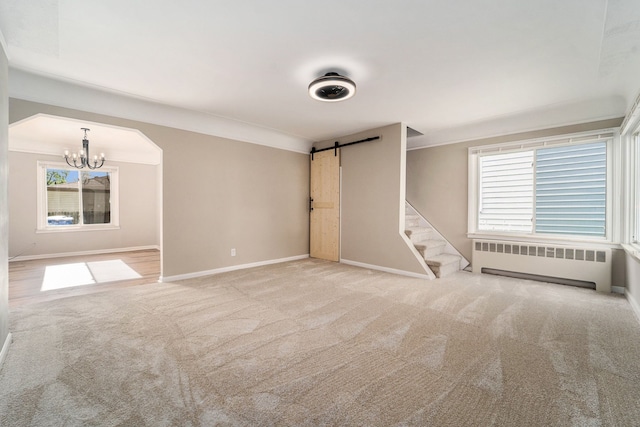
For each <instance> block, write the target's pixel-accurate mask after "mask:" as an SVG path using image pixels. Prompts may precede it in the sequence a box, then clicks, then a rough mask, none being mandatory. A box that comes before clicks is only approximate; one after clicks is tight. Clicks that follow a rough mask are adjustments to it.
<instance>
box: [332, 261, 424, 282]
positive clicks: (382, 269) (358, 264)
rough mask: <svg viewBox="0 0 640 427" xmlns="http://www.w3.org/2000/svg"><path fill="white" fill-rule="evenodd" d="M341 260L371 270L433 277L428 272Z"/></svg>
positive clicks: (420, 277)
mask: <svg viewBox="0 0 640 427" xmlns="http://www.w3.org/2000/svg"><path fill="white" fill-rule="evenodd" d="M340 262H341V263H342V264H347V265H353V266H354V267H361V268H368V269H369V270H378V271H384V272H385V273H391V274H398V275H400V276H409V277H415V278H417V279H427V280H432V279H431V277H429V276H427V275H426V274H420V273H414V272H412V271H405V270H398V269H395V268H389V267H382V266H379V265H373V264H365V263H364V262H358V261H351V260H348V259H341V260H340Z"/></svg>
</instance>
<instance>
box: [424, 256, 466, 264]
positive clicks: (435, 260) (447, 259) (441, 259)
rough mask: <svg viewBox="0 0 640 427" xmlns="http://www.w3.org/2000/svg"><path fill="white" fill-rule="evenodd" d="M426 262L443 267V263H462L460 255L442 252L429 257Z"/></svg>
mask: <svg viewBox="0 0 640 427" xmlns="http://www.w3.org/2000/svg"><path fill="white" fill-rule="evenodd" d="M425 262H426V263H427V265H429V266H434V267H442V266H443V265H448V264H453V263H456V262H457V263H460V256H458V255H451V254H440V255H436V256H434V257H430V258H429V259H425Z"/></svg>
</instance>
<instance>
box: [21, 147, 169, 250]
mask: <svg viewBox="0 0 640 427" xmlns="http://www.w3.org/2000/svg"><path fill="white" fill-rule="evenodd" d="M39 160H41V161H50V162H59V161H60V160H61V158H60V157H57V156H49V155H43V154H31V153H21V152H15V151H10V152H9V217H10V218H11V221H10V223H9V256H10V257H14V256H32V255H50V254H59V253H69V252H84V251H99V250H110V249H126V248H134V247H141V246H159V245H160V237H159V234H160V233H159V228H160V224H159V223H158V215H157V211H158V209H160V203H159V200H158V188H157V187H158V185H159V182H158V176H157V169H159V168H160V166H152V165H142V164H135V163H120V162H110V163H109V166H117V167H118V168H119V172H118V178H119V195H120V197H119V199H120V229H118V230H100V231H79V232H65V233H36V227H37V197H36V192H37V175H36V172H37V162H38V161H39Z"/></svg>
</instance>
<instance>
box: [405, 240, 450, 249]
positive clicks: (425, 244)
mask: <svg viewBox="0 0 640 427" xmlns="http://www.w3.org/2000/svg"><path fill="white" fill-rule="evenodd" d="M413 246H415V247H416V249H417V250H419V251H422V250H425V249H430V248H434V247H439V246H440V247H443V248H444V247H445V246H447V242H445V241H444V240H440V239H427V240H423V241H421V242H418V243H415V244H414V245H413Z"/></svg>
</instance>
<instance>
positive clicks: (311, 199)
mask: <svg viewBox="0 0 640 427" xmlns="http://www.w3.org/2000/svg"><path fill="white" fill-rule="evenodd" d="M312 210H313V197H309V211H312Z"/></svg>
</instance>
